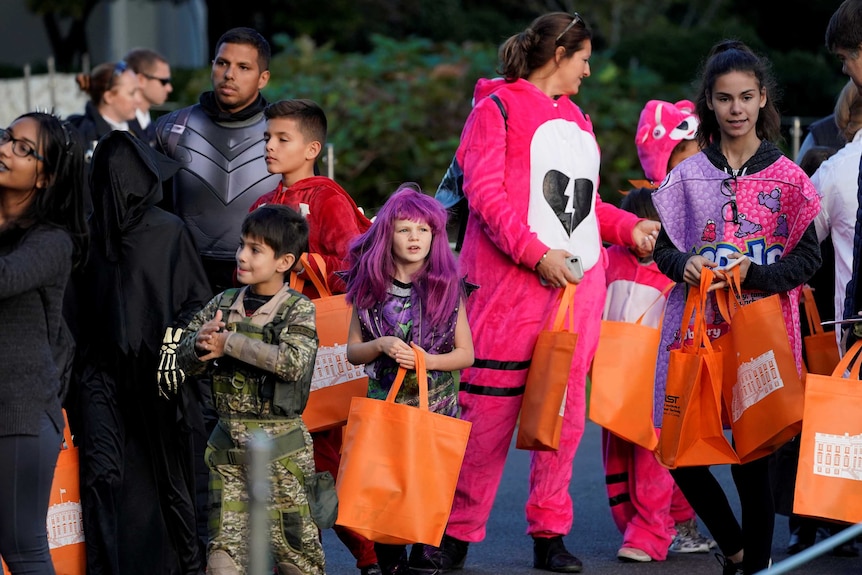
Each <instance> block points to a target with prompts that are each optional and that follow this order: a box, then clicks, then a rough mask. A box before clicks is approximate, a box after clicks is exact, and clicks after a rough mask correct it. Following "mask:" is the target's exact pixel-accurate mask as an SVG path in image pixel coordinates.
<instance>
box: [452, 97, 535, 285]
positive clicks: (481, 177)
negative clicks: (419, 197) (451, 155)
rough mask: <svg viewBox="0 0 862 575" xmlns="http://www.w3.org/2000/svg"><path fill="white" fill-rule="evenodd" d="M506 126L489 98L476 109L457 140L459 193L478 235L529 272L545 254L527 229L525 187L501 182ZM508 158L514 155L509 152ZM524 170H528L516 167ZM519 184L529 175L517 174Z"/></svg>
mask: <svg viewBox="0 0 862 575" xmlns="http://www.w3.org/2000/svg"><path fill="white" fill-rule="evenodd" d="M506 136H507V133H506V127H505V125H504V122H503V118H502V116H501V115H500V111H499V110H498V109H497V106H496V104H495V103H494V102H493V101H491V99H490V98H485V99H483V100H481V101H480V102H479V104H477V105H476V108H474V110H473V112H472V113H471V115H470V117H469V118H468V121H467V125H466V126H465V128H464V134H463V135H462V138H461V147H460V148H459V150H458V162H459V163H460V164H461V167H462V168H463V170H464V194H465V195H466V196H467V202H468V203H469V205H470V215H471V217H475V218H476V219H477V220H478V222H479V225H480V227H481V228H482V231H484V232H485V234H486V235H487V236H488V238H489V239H490V240H491V242H492V243H493V244H494V245H495V246H497V248H498V249H499V250H500V251H502V252H503V253H505V254H506V255H508V256H509V257H510V258H511V259H512V261H514V262H515V263H518V264H521V265H523V266H526V267H528V268H530V269H532V268H535V267H536V264H537V263H538V262H539V260H540V259H541V258H542V256H543V255H544V253H545V252H546V251H548V247H547V246H546V245H545V244H543V243H542V242H540V241H539V240H538V238H537V237H536V234H535V233H534V232H533V231H532V230H531V229H530V226H529V225H528V224H527V210H528V207H529V184H522V185H517V183H515V182H508V181H506V177H507V176H512V172H514V171H515V169H516V168H510V172H508V173H507V171H506V154H507V150H506V140H507V138H506ZM510 153H513V155H514V154H515V153H516V152H513V151H510ZM520 169H523V170H529V166H526V165H525V166H523V168H520ZM515 177H518V179H523V180H524V181H525V182H526V181H527V180H528V179H529V174H528V173H527V174H523V175H520V174H519V175H517V176H515Z"/></svg>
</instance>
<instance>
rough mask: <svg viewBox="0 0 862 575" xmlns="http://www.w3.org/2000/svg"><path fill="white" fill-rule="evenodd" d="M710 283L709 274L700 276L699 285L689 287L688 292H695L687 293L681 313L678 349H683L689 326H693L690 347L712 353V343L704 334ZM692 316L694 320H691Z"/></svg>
mask: <svg viewBox="0 0 862 575" xmlns="http://www.w3.org/2000/svg"><path fill="white" fill-rule="evenodd" d="M711 283H712V277H711V276H710V275H709V274H706V273H701V274H700V285H699V286H689V288H688V289H689V290H697V291H696V292H694V293H691V292H689V294H688V296H687V297H686V299H685V308H684V309H683V312H682V324H681V325H680V330H679V333H680V349H685V348H686V345H685V339H686V338H685V334H686V333H688V328H689V326H693V331H694V334H693V335H694V336H693V337H692V343H691V347H692V348H694V349H697V348H699V347H704V348H706V349H707V350H708V351H709V352H710V353H712V342H710V341H709V336H708V335H707V333H706V294H707V290H708V289H709V286H710V284H711ZM692 314H694V320H692Z"/></svg>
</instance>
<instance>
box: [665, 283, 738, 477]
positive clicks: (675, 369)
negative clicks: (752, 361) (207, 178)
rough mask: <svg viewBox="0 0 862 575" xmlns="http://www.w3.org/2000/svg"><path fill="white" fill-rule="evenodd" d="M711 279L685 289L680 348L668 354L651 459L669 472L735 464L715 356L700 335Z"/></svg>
mask: <svg viewBox="0 0 862 575" xmlns="http://www.w3.org/2000/svg"><path fill="white" fill-rule="evenodd" d="M713 277H714V276H713V274H712V273H711V272H709V271H708V270H705V273H702V274H701V278H700V285H698V286H690V287H689V293H688V296H687V298H686V302H685V308H684V311H683V316H682V320H681V325H680V339H681V340H682V341H681V344H680V348H679V349H674V350H671V352H670V357H669V360H668V377H667V388H666V392H665V393H666V395H665V403H664V418H663V420H662V432H661V435H660V436H659V443H658V448H657V449H656V452H655V454H656V457H657V459H658V460H659V462H660V463H661V464H662V465H664V466H665V467H668V468H670V469H674V468H676V467H687V466H693V465H714V464H723V463H738V462H739V458H738V457H737V456H736V453H735V452H734V451H733V448H732V447H731V445H730V443H728V441H727V439H726V438H725V436H724V431H723V428H722V425H721V372H722V362H721V353H719V352H717V351H716V350H714V349H713V346H712V342H711V341H710V340H709V337H708V335H707V331H706V318H705V311H706V295H707V291H708V290H709V286H710V285H711V284H712V280H713ZM692 315H693V316H694V317H693V319H692ZM689 326H691V327H692V331H693V337H692V339H691V341H690V342H688V341H687V338H686V335H687V333H688V329H689Z"/></svg>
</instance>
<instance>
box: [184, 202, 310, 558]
mask: <svg viewBox="0 0 862 575" xmlns="http://www.w3.org/2000/svg"><path fill="white" fill-rule="evenodd" d="M307 241H308V225H307V224H306V222H305V219H304V218H303V217H302V216H300V215H299V214H297V213H296V212H295V211H293V210H291V209H290V208H287V207H285V206H279V205H267V206H262V207H261V208H259V209H257V210H254V211H253V212H251V213H249V214H248V216H246V218H245V221H244V222H243V226H242V241H241V242H240V246H239V248H238V249H237V254H236V260H237V280H238V281H239V282H240V283H242V284H245V286H246V287H243V288H242V289H241V290H226V291H225V292H222V293H221V294H219V295H217V296H216V297H215V298H213V299H212V300H211V301H210V302H209V303H208V304H207V305H206V306H205V307H204V309H203V310H201V311H200V312H199V313H198V314H197V315H196V316H195V318H194V319H193V320H192V321H191V323H190V324H189V326H188V329H186V331H185V333H184V335H183V337H182V339H181V341H180V344H179V348H178V350H177V357H178V362H179V365H180V367H181V368H182V369H183V370H184V371H185V373H186V374H191V375H196V374H200V373H203V372H204V371H205V370H207V369H208V368H209V369H210V376H211V378H212V382H213V383H212V385H213V400H214V403H215V407H216V410H217V411H218V415H219V423H218V425H217V426H216V428H215V430H214V431H213V433H212V435H211V436H210V440H209V443H208V448H207V453H206V458H207V463H208V465H209V467H210V478H211V479H210V484H211V494H210V499H211V501H210V503H211V507H212V509H211V515H210V542H209V545H208V547H207V562H208V567H207V573H208V574H210V575H244V574H245V573H246V568H247V566H248V553H247V542H248V524H249V522H248V508H247V506H248V501H249V494H248V488H247V482H246V476H247V455H246V453H247V452H246V446H247V444H248V442H249V441H250V439H251V438H252V436H253V434H254V433H255V432H257V431H262V432H264V433H266V435H267V436H268V437H270V438H271V439H272V440H273V454H272V457H273V462H272V463H271V464H270V475H271V487H270V489H271V500H270V503H269V506H268V509H269V512H270V518H271V527H270V539H271V546H272V552H273V555H274V558H275V563H276V564H277V566H278V571H279V574H280V575H295V574H302V575H324V573H325V571H324V556H323V547H322V545H321V543H320V538H319V534H318V533H319V532H318V525H317V524H316V523H315V521H314V519H313V518H312V516H311V513H310V511H309V503H310V502H309V499H308V497H307V495H306V493H307V491H306V488H307V487H308V486H309V484H310V483H312V482H313V481H314V480H316V479H317V478H318V476H317V475H316V474H315V472H314V471H315V470H314V460H313V455H312V441H311V435H310V434H309V433H308V430H307V429H306V428H305V425H304V424H303V423H302V419H301V415H302V410H303V409H304V408H305V404H306V401H307V400H308V394H309V391H310V385H311V375H312V370H313V367H314V360H315V356H316V355H317V343H318V341H317V331H316V327H315V311H314V305H313V304H312V303H311V301H309V300H308V299H307V298H306V297H305V296H303V295H302V294H300V293H298V292H296V291H294V290H292V289H290V288H289V287H288V286H287V285H286V284H285V283H284V278H285V274H287V273H289V271H290V269H291V268H292V267H293V265H294V263H295V262H296V260H297V259H298V257H299V255H300V254H301V253H302V252H303V251H304V248H305V245H306V243H307ZM212 360H216V361H212ZM324 527H325V526H324Z"/></svg>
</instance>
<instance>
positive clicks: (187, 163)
mask: <svg viewBox="0 0 862 575" xmlns="http://www.w3.org/2000/svg"><path fill="white" fill-rule="evenodd" d="M265 128H266V121H265V119H264V117H263V114H261V115H260V118H259V119H258V120H257V121H254V120H251V121H250V122H249V123H248V124H243V125H241V126H240V127H233V126H232V127H229V128H228V127H225V126H223V125H219V124H216V123H215V122H213V121H212V120H210V119H209V118H208V117H207V115H206V114H204V112H203V111H202V110H201V109H200V107H198V106H195V108H194V109H193V111H192V113H191V115H190V116H189V118H188V122H187V123H186V126H185V129H184V130H183V132H182V135H181V136H180V138H179V141H178V143H177V147H176V151H175V154H174V158H175V159H177V160H179V161H180V162H182V163H183V164H184V167H183V168H181V169H180V170H179V171H178V172H177V173H176V175H175V176H174V178H173V190H174V209H175V211H176V213H177V215H179V216H180V217H181V218H182V219H183V220H184V221H185V222H186V224H187V225H188V226H189V228H190V229H191V232H192V234H193V236H194V239H195V242H196V244H197V246H198V250H199V251H200V253H201V255H202V256H204V257H210V258H216V259H225V260H232V259H233V258H234V255H235V253H236V247H237V245H238V244H239V239H240V228H241V226H242V220H243V218H244V217H245V215H246V214H247V213H248V210H249V208H250V207H251V206H252V204H254V202H255V201H257V199H258V198H259V197H260V196H262V195H263V194H265V193H267V192H270V191H272V190H274V189H275V187H276V186H278V182H279V181H280V179H281V176H280V175H278V174H270V173H269V172H267V170H266V162H264V155H265V151H264V141H263V132H264V130H265Z"/></svg>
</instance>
